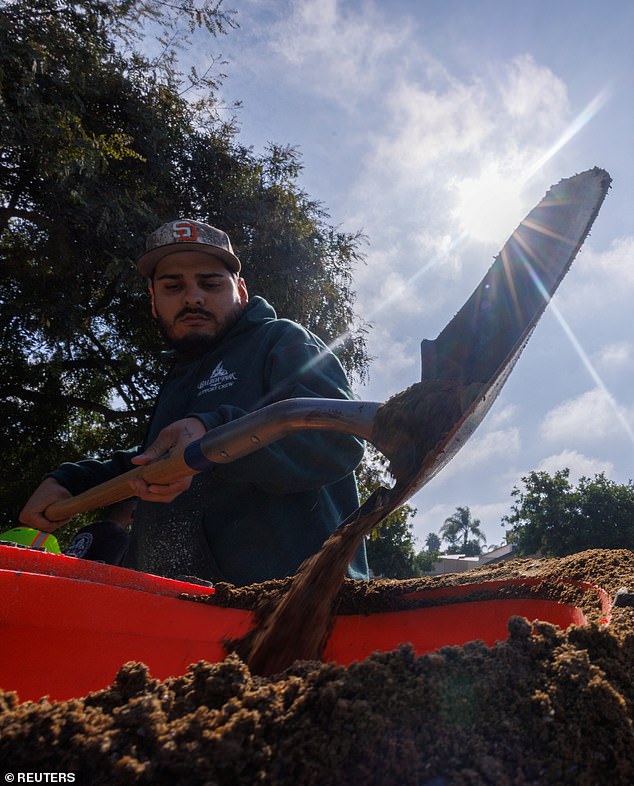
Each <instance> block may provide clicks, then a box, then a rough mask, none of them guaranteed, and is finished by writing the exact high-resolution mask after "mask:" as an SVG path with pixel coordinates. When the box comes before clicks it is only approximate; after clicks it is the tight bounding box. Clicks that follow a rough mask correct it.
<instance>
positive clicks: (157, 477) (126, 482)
mask: <svg viewBox="0 0 634 786" xmlns="http://www.w3.org/2000/svg"><path fill="white" fill-rule="evenodd" d="M195 474H196V470H194V469H191V468H190V467H188V466H187V464H186V463H185V460H184V458H183V451H180V452H179V453H174V454H173V455H171V456H168V457H167V458H164V459H160V460H159V461H155V462H153V463H152V464H145V465H144V466H142V467H136V468H135V469H131V470H130V471H129V472H124V473H123V475H118V476H117V477H116V478H112V480H107V481H106V482H105V483H100V484H99V485H98V486H94V487H93V488H91V489H88V490H87V491H84V492H82V493H81V494H77V496H75V497H69V498H68V499H63V500H60V501H59V502H54V503H53V504H52V505H49V506H48V508H47V509H46V511H45V516H46V518H47V519H49V521H64V520H65V519H68V518H71V517H72V516H76V515H77V514H78V513H85V512H86V511H87V510H95V509H96V508H103V507H105V506H107V505H112V504H114V503H115V502H120V501H121V500H123V499H128V497H132V496H134V495H133V493H132V489H131V488H130V481H131V480H132V479H134V478H141V479H142V480H145V481H146V483H172V482H174V481H175V480H180V479H181V478H184V477H186V476H187V475H195Z"/></svg>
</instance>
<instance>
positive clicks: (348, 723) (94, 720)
mask: <svg viewBox="0 0 634 786" xmlns="http://www.w3.org/2000/svg"><path fill="white" fill-rule="evenodd" d="M524 577H538V578H541V579H544V582H545V584H544V586H548V580H550V579H557V578H562V577H565V578H569V579H577V580H581V581H588V582H590V583H593V584H595V585H598V586H600V587H602V588H603V589H605V590H606V591H607V592H608V594H609V595H610V596H611V597H614V595H615V594H616V592H617V591H618V590H619V589H622V588H624V587H628V588H634V554H633V553H632V552H629V551H587V552H583V553H582V554H577V555H574V556H572V557H566V558H563V559H556V560H538V559H529V560H513V561H511V562H507V563H500V564H497V565H494V566H492V567H484V568H481V569H479V570H476V571H471V572H469V573H468V574H453V575H451V576H444V577H436V578H429V579H422V580H412V581H406V582H397V581H379V582H370V584H368V585H366V584H357V583H355V582H346V586H345V587H344V589H343V590H342V592H341V593H340V598H339V602H340V607H339V611H340V613H342V612H345V611H354V612H357V611H358V610H359V609H360V608H364V609H366V610H372V609H375V610H376V609H377V608H394V607H396V608H400V607H402V604H403V603H405V602H407V601H405V600H404V599H403V598H402V596H403V595H404V594H407V593H408V592H411V591H412V589H420V588H425V587H438V586H446V585H452V584H466V583H475V582H482V581H488V580H495V579H507V578H524ZM285 586H287V584H286V583H285V582H276V583H273V584H272V585H270V586H266V587H262V586H260V587H258V588H246V589H243V590H236V589H233V588H230V587H228V586H226V585H225V586H224V587H222V588H220V591H219V593H218V598H217V601H218V602H221V603H224V604H226V605H237V606H243V607H245V606H246V607H251V608H253V607H256V606H257V605H258V604H259V603H260V601H261V599H262V595H263V594H266V593H270V596H271V597H275V594H276V593H277V592H280V591H283V589H284V587H285ZM586 613H587V616H588V619H589V620H590V622H589V623H588V624H587V625H584V626H581V627H573V628H570V629H569V630H568V631H561V630H560V629H558V628H556V627H554V626H552V625H550V624H547V623H543V622H535V623H533V624H531V623H529V622H528V621H527V620H525V619H523V618H520V617H513V618H511V620H510V621H509V626H508V627H509V639H508V640H507V641H505V642H501V643H498V644H497V645H496V646H494V647H486V646H485V645H484V644H482V643H480V642H472V643H469V644H466V645H465V646H463V647H446V648H443V649H441V650H438V651H436V652H434V653H431V654H428V655H423V656H417V655H416V654H415V653H414V652H413V651H412V649H411V648H410V647H409V646H402V647H400V648H399V649H398V650H395V651H393V652H389V653H378V654H375V655H373V656H372V657H370V658H368V659H367V660H365V661H363V662H362V663H358V664H353V665H351V666H348V667H342V666H335V665H332V664H323V663H318V662H298V663H296V664H295V665H294V666H293V667H292V668H291V669H289V670H287V671H286V672H284V673H283V674H282V675H278V676H276V677H274V678H260V677H255V676H253V675H252V674H251V673H250V672H249V670H248V669H247V667H246V666H245V665H244V663H243V662H242V661H241V660H240V658H239V657H238V655H236V654H233V655H231V656H229V657H228V658H227V660H226V661H224V662H223V663H220V664H214V665H212V664H207V663H199V664H196V665H193V666H192V667H190V669H189V670H188V672H187V673H186V674H185V675H184V676H182V677H178V678H172V679H169V680H166V681H165V682H158V681H156V680H153V679H152V678H151V677H150V675H148V673H147V670H146V669H145V667H144V666H143V665H141V664H127V665H126V666H124V667H123V668H122V669H121V671H120V673H119V674H118V676H117V678H116V679H115V681H114V683H113V684H112V685H111V686H110V687H109V688H107V689H106V690H102V691H98V692H95V693H92V694H89V695H88V696H87V697H85V698H84V699H78V700H72V701H65V702H50V703H49V702H47V701H40V702H38V703H33V702H26V703H23V704H18V703H17V701H16V699H15V696H14V695H13V694H4V695H0V761H2V762H3V764H4V767H5V769H7V770H10V771H13V772H18V771H20V770H22V771H30V772H35V771H37V772H72V773H75V775H76V781H75V782H76V783H80V784H84V783H85V784H91V786H92V785H93V784H94V786H100V784H108V786H117V785H118V784H152V786H154V785H155V784H156V786H161V785H162V784H165V785H166V786H167V785H168V784H169V786H176V785H177V784H183V785H184V784H187V785H188V786H195V785H196V784H201V786H202V784H209V785H211V784H231V786H239V785H240V784H245V785H246V784H248V785H249V786H252V784H289V786H290V785H291V784H292V785H293V786H298V785H299V784H301V786H308V785H310V784H315V786H317V785H319V786H328V785H329V784H332V785H333V786H334V785H335V784H336V785H337V786H340V784H364V786H371V785H373V784H376V786H379V785H380V786H391V784H395V785H396V784H398V786H410V785H411V786H453V784H465V785H467V784H468V785H469V786H479V785H480V784H491V786H504V785H505V784H509V786H523V785H524V784H535V786H544V784H546V785H548V784H574V786H585V785H586V784H587V785H588V786H591V785H592V786H596V785H597V784H599V785H601V784H606V785H607V784H610V786H613V785H614V784H617V785H620V784H623V786H625V784H627V785H628V786H629V784H631V783H633V782H634V725H633V721H634V716H633V703H634V607H632V606H628V605H624V606H617V607H615V608H614V609H613V611H612V620H611V622H610V624H609V625H608V626H606V625H605V624H603V623H602V622H601V613H602V612H601V610H600V609H599V608H597V607H595V606H594V605H591V607H589V608H588V609H586ZM34 646H37V643H34Z"/></svg>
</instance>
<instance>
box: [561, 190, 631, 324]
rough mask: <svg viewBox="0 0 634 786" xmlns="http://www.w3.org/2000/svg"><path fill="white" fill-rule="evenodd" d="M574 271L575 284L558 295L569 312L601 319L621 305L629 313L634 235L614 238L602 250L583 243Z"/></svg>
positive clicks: (581, 316)
mask: <svg viewBox="0 0 634 786" xmlns="http://www.w3.org/2000/svg"><path fill="white" fill-rule="evenodd" d="M608 199H609V196H608ZM600 219H601V216H600V215H599V220H600ZM574 271H575V272H574V275H575V281H576V285H575V286H574V287H572V288H569V289H567V290H566V291H564V293H563V294H562V295H561V296H560V297H561V299H562V303H564V304H565V307H566V310H567V312H568V313H572V314H576V315H579V318H580V319H581V318H583V317H587V315H588V314H590V315H593V317H594V318H596V319H602V318H604V317H609V316H611V313H610V309H613V308H614V307H615V306H621V307H623V308H624V309H627V310H628V316H629V314H630V312H631V300H632V295H633V294H634V236H632V235H629V236H625V237H619V238H615V239H614V240H613V241H612V243H611V244H610V246H609V248H607V249H605V250H597V249H595V248H594V247H593V246H592V245H591V244H587V245H585V246H584V248H583V250H582V253H581V254H580V255H579V258H578V260H577V261H576V262H575V266H574ZM624 317H625V314H624Z"/></svg>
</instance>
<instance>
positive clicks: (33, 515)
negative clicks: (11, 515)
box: [20, 478, 72, 532]
mask: <svg viewBox="0 0 634 786" xmlns="http://www.w3.org/2000/svg"><path fill="white" fill-rule="evenodd" d="M69 497H72V494H71V493H70V491H68V490H67V489H65V488H64V487H63V486H60V484H59V483H58V482H57V481H56V480H55V478H46V480H44V481H42V483H40V485H39V486H38V487H37V488H36V489H35V491H34V492H33V494H32V495H31V496H30V498H29V500H28V502H27V503H26V505H25V506H24V507H23V508H22V510H21V511H20V523H21V524H24V525H26V526H27V527H33V528H34V529H39V530H41V531H42V532H54V531H55V530H56V529H59V527H61V526H62V525H63V524H66V522H67V521H68V519H64V520H63V521H49V520H48V519H47V518H46V516H45V515H44V511H45V510H46V509H47V508H48V507H49V505H52V504H53V503H54V502H59V501H60V500H63V499H68V498H69Z"/></svg>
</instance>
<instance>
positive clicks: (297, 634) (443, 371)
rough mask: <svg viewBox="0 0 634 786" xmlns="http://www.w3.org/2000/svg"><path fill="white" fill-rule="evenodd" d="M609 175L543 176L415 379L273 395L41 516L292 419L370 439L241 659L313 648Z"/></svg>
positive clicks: (583, 226) (284, 429)
mask: <svg viewBox="0 0 634 786" xmlns="http://www.w3.org/2000/svg"><path fill="white" fill-rule="evenodd" d="M610 183H611V178H610V176H609V174H608V173H607V172H605V170H602V169H599V168H596V167H595V168H594V169H590V170H588V171H586V172H583V173H581V174H578V175H575V176H573V177H571V178H567V179H565V180H562V181H560V182H559V183H557V184H556V185H554V186H552V187H551V188H550V189H549V191H548V192H547V193H546V195H545V196H544V198H543V199H542V200H541V201H540V202H539V203H538V205H537V206H536V207H535V208H534V209H533V210H532V211H531V212H530V213H529V214H528V215H527V216H526V218H524V220H523V221H522V222H521V223H520V225H519V226H518V227H517V229H516V230H515V231H514V232H513V234H512V235H511V237H510V238H509V240H508V241H507V242H506V244H505V245H504V247H503V248H502V251H501V252H500V253H499V254H498V256H497V257H496V258H495V260H494V262H493V264H492V265H491V267H490V268H489V270H488V271H487V273H486V274H485V276H484V278H483V279H482V281H481V282H480V283H479V284H478V286H477V287H476V289H475V291H474V292H473V294H472V295H471V297H470V298H469V299H468V300H467V302H466V303H465V304H464V305H463V307H462V308H461V309H460V311H459V312H458V313H457V314H456V316H455V317H454V318H453V319H452V320H451V321H450V322H449V323H448V325H447V326H446V327H445V328H444V330H443V331H442V332H441V333H440V334H439V336H438V338H436V339H435V340H433V341H428V340H425V341H423V342H422V345H421V359H422V375H421V376H422V378H421V381H420V382H418V383H416V384H414V385H412V386H411V387H410V388H408V389H407V390H405V391H403V392H402V393H399V394H397V395H396V396H394V397H392V398H390V399H389V400H388V401H387V402H385V403H379V402H363V401H348V400H329V399H312V398H310V399H289V400H285V401H280V402H276V403H274V404H271V405H269V406H267V407H265V408H263V409H261V410H258V411H256V412H253V413H250V414H249V415H246V416H244V417H243V418H240V419H239V420H236V421H234V422H232V423H227V424H225V425H223V426H220V427H218V428H215V429H213V430H211V431H209V432H208V433H207V434H205V435H204V436H203V437H202V438H201V439H200V440H197V441H195V442H193V443H191V444H190V445H189V446H187V448H186V449H185V450H184V451H183V452H181V453H178V454H173V455H170V456H169V457H167V458H164V459H161V460H159V461H156V462H154V463H152V464H149V465H145V466H142V467H138V468H136V469H133V470H131V471H130V472H128V473H125V474H123V475H121V476H119V477H117V478H114V479H113V480H111V481H108V482H106V483H103V484H101V485H100V486H96V487H94V488H93V489H89V490H88V491H86V492H84V493H83V494H80V495H78V496H76V497H72V498H70V499H68V500H63V501H61V502H56V503H54V504H53V505H51V506H50V507H49V508H48V509H47V511H46V516H47V518H49V519H50V520H52V521H61V520H63V519H66V518H68V517H69V516H73V515H76V514H77V513H81V512H83V511H86V510H91V509H94V508H97V507H102V506H104V505H109V504H111V503H113V502H116V501H119V500H121V499H125V498H126V497H128V496H130V489H129V486H128V479H129V478H131V477H133V476H139V477H142V478H143V479H144V480H146V481H147V482H149V483H152V482H154V483H166V482H170V481H173V480H176V479H178V478H181V477H184V476H186V475H193V474H195V473H197V472H201V471H204V470H205V469H206V468H208V467H209V466H211V465H213V464H215V463H227V462H231V461H235V460H236V459H238V458H240V457H242V456H245V455H247V454H249V453H252V452H254V451H256V450H259V449H260V448H262V447H264V446H265V445H268V444H270V443H271V442H274V441H276V440H278V439H281V438H282V437H284V436H287V435H288V434H291V433H292V432H294V431H297V430H305V429H313V430H318V429H321V430H334V431H341V432H346V433H349V434H354V435H356V436H359V437H361V438H363V439H365V440H368V441H370V442H372V443H373V444H374V445H375V446H376V447H377V448H378V449H379V450H380V451H381V452H382V453H383V454H384V455H385V456H386V457H387V458H388V459H389V461H390V470H391V472H392V474H393V475H394V477H395V481H396V482H395V484H394V485H393V487H392V488H385V487H380V488H378V489H376V491H375V492H374V493H373V494H372V495H371V496H370V497H369V498H368V500H367V501H366V502H365V503H364V504H363V505H362V506H361V507H360V508H359V509H358V510H357V511H355V512H354V513H353V514H352V515H351V516H349V517H348V519H347V520H346V521H345V522H343V523H342V524H341V525H340V526H339V528H338V529H337V530H336V531H335V533H333V535H332V536H331V537H330V538H329V539H328V540H327V541H326V543H325V544H324V546H323V547H322V549H321V551H319V552H318V553H317V554H316V555H314V556H313V557H310V558H309V559H307V560H306V561H305V562H304V563H303V564H302V565H301V566H300V569H299V571H298V573H297V574H296V576H295V577H294V579H293V582H292V584H291V587H290V589H289V591H288V592H287V593H286V594H285V595H284V597H283V598H282V599H281V601H280V602H279V603H278V604H277V606H276V607H275V609H274V610H273V612H272V613H271V614H269V616H268V618H267V619H266V620H265V621H264V623H263V624H261V625H260V626H259V627H258V628H256V629H255V631H254V632H253V635H252V636H251V638H250V640H249V642H248V643H246V644H245V646H244V647H243V651H245V650H246V652H247V658H248V661H249V665H250V666H251V668H252V670H253V671H255V672H257V673H261V674H272V673H276V672H279V671H281V670H283V669H284V668H286V667H287V666H288V665H290V663H292V662H293V661H294V660H296V659H298V658H317V657H319V654H320V652H321V649H322V647H323V644H324V642H325V639H326V637H327V633H328V623H329V620H330V617H331V614H332V605H333V602H334V598H335V596H336V594H337V592H338V590H339V587H340V585H341V583H342V581H343V578H344V576H345V572H346V567H347V565H348V563H349V562H350V560H351V559H352V556H353V555H354V553H355V552H356V550H357V548H358V546H359V545H360V543H361V542H362V540H363V538H364V537H365V536H366V535H367V534H368V533H369V532H370V531H371V530H372V529H373V528H374V527H375V526H376V525H377V524H378V523H379V522H380V521H381V520H382V519H383V518H385V517H386V516H387V515H389V514H390V513H391V512H392V511H393V510H395V509H396V508H397V507H398V506H399V505H401V504H403V502H405V501H406V500H407V499H408V498H409V497H410V496H412V495H413V494H414V493H415V492H417V491H418V490H419V489H420V488H421V487H422V486H423V485H424V484H425V483H427V482H428V481H429V480H430V479H431V478H432V477H433V476H434V475H436V474H437V472H438V471H439V470H440V469H442V467H443V466H445V464H447V462H448V461H449V460H450V459H451V458H452V457H453V456H454V455H455V454H456V453H457V451H458V450H459V449H460V448H461V447H462V445H464V444H465V442H466V441H467V439H468V438H469V437H470V436H471V434H472V433H473V431H474V430H475V428H476V427H477V426H478V424H479V423H480V422H481V421H482V419H483V418H484V416H485V415H486V413H487V412H488V410H489V409H490V407H491V405H492V404H493V402H494V401H495V399H496V397H497V395H498V394H499V392H500V390H501V389H502V386H503V385H504V383H505V382H506V379H507V378H508V376H509V374H510V373H511V370H512V369H513V366H514V365H515V363H516V361H517V359H518V357H519V355H520V353H521V352H522V350H523V349H524V347H525V346H526V344H527V342H528V340H529V338H530V336H531V334H532V331H533V330H534V328H535V326H536V324H537V322H538V320H539V318H540V316H541V315H542V313H543V311H544V309H545V308H546V305H547V303H548V301H549V300H550V298H551V297H552V295H553V294H554V292H555V290H556V289H557V287H558V286H559V283H560V282H561V280H562V279H563V277H564V276H565V274H566V273H567V271H568V269H569V267H570V265H571V263H572V261H573V260H574V258H575V256H576V254H577V252H578V251H579V249H580V247H581V245H582V243H583V241H584V240H585V238H586V236H587V234H588V232H589V231H590V228H591V226H592V224H593V222H594V219H595V218H596V216H597V214H598V211H599V209H600V207H601V205H602V203H603V200H604V198H605V196H606V194H607V191H608V189H609V187H610Z"/></svg>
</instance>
